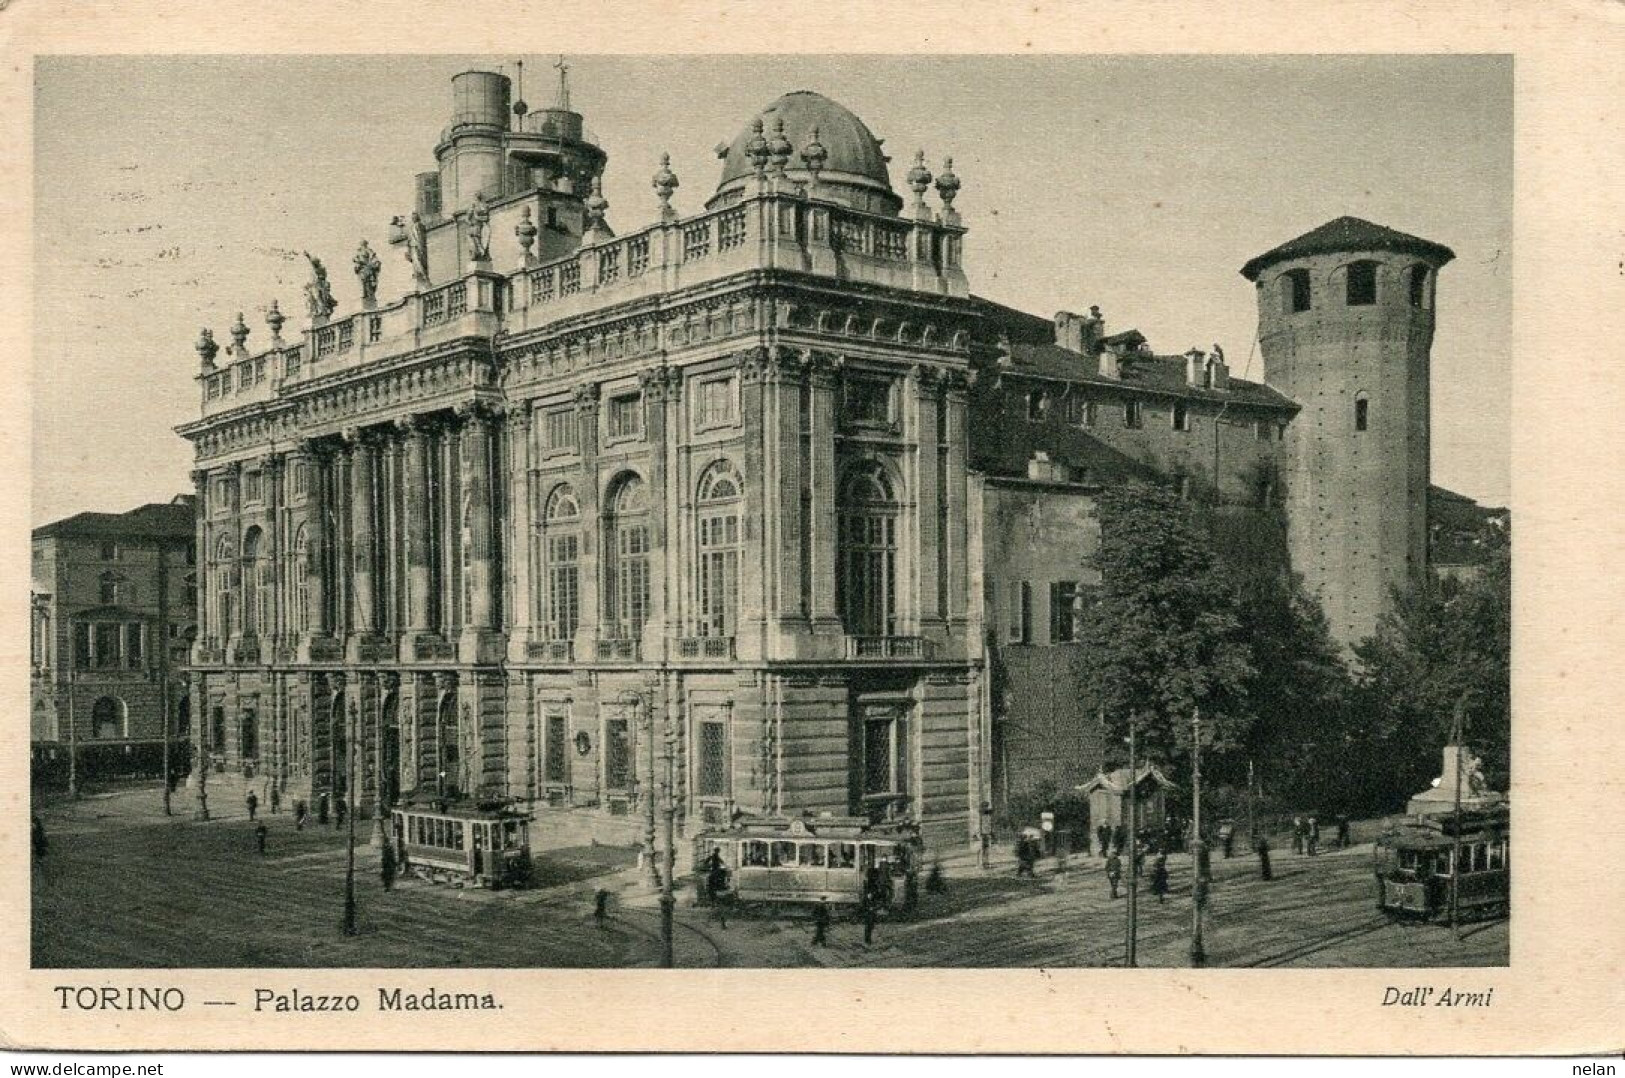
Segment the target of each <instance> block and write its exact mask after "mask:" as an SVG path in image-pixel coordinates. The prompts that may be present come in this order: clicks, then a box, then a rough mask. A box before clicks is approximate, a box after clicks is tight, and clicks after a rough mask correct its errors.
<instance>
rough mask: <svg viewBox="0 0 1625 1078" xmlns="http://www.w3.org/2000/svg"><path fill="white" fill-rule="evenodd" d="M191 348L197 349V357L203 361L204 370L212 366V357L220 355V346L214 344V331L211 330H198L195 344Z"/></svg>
mask: <svg viewBox="0 0 1625 1078" xmlns="http://www.w3.org/2000/svg"><path fill="white" fill-rule="evenodd" d="M193 347H194V348H196V349H197V354H198V357H199V358H200V359H202V360H203V366H204V367H205V368H206V369H207V368H212V367H213V366H214V357H215V356H217V355H219V354H220V346H219V345H218V344H215V343H214V331H213V330H211V329H201V330H199V331H198V338H197V344H195V345H193Z"/></svg>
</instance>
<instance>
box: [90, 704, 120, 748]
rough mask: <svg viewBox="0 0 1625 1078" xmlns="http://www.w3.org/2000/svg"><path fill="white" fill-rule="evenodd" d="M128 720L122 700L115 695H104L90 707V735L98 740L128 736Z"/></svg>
mask: <svg viewBox="0 0 1625 1078" xmlns="http://www.w3.org/2000/svg"><path fill="white" fill-rule="evenodd" d="M128 721H129V712H128V710H127V709H126V708H125V706H124V701H123V700H120V699H119V698H118V697H116V696H104V697H102V698H101V699H100V700H97V701H96V703H95V705H94V706H92V707H91V709H90V730H91V736H92V737H94V738H96V739H97V740H99V741H107V740H112V739H114V738H121V737H129V736H130V731H129V728H128V726H127V723H128Z"/></svg>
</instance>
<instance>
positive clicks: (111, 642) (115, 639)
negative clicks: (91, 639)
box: [96, 624, 124, 669]
mask: <svg viewBox="0 0 1625 1078" xmlns="http://www.w3.org/2000/svg"><path fill="white" fill-rule="evenodd" d="M123 628H124V626H122V625H118V624H110V625H104V624H98V625H97V626H96V666H97V667H98V668H100V669H109V668H117V667H119V666H122V665H124V649H123V648H122V647H121V646H120V640H119V638H120V637H121V636H123V635H124V634H123V631H122V630H123Z"/></svg>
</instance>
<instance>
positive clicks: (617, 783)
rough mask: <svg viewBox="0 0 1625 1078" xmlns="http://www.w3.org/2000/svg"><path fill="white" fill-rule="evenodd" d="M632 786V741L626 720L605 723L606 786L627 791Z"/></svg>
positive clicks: (613, 720)
mask: <svg viewBox="0 0 1625 1078" xmlns="http://www.w3.org/2000/svg"><path fill="white" fill-rule="evenodd" d="M631 785H632V739H631V731H630V730H629V729H628V724H627V721H626V720H625V719H610V720H608V721H607V722H605V723H604V786H605V787H607V788H608V789H611V790H625V789H627V788H628V787H630V786H631Z"/></svg>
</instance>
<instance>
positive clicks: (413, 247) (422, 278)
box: [406, 211, 429, 288]
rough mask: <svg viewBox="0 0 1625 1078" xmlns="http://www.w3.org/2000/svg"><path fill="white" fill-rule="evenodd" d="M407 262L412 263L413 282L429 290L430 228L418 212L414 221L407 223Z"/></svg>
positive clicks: (414, 213) (413, 215)
mask: <svg viewBox="0 0 1625 1078" xmlns="http://www.w3.org/2000/svg"><path fill="white" fill-rule="evenodd" d="M406 260H407V261H408V262H410V263H412V280H413V281H415V282H416V283H417V284H419V285H421V286H423V287H424V288H427V287H428V286H429V228H428V226H427V225H425V224H424V223H423V215H422V214H420V213H417V212H416V211H414V212H413V214H412V219H411V220H410V221H408V222H407V223H406Z"/></svg>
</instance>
